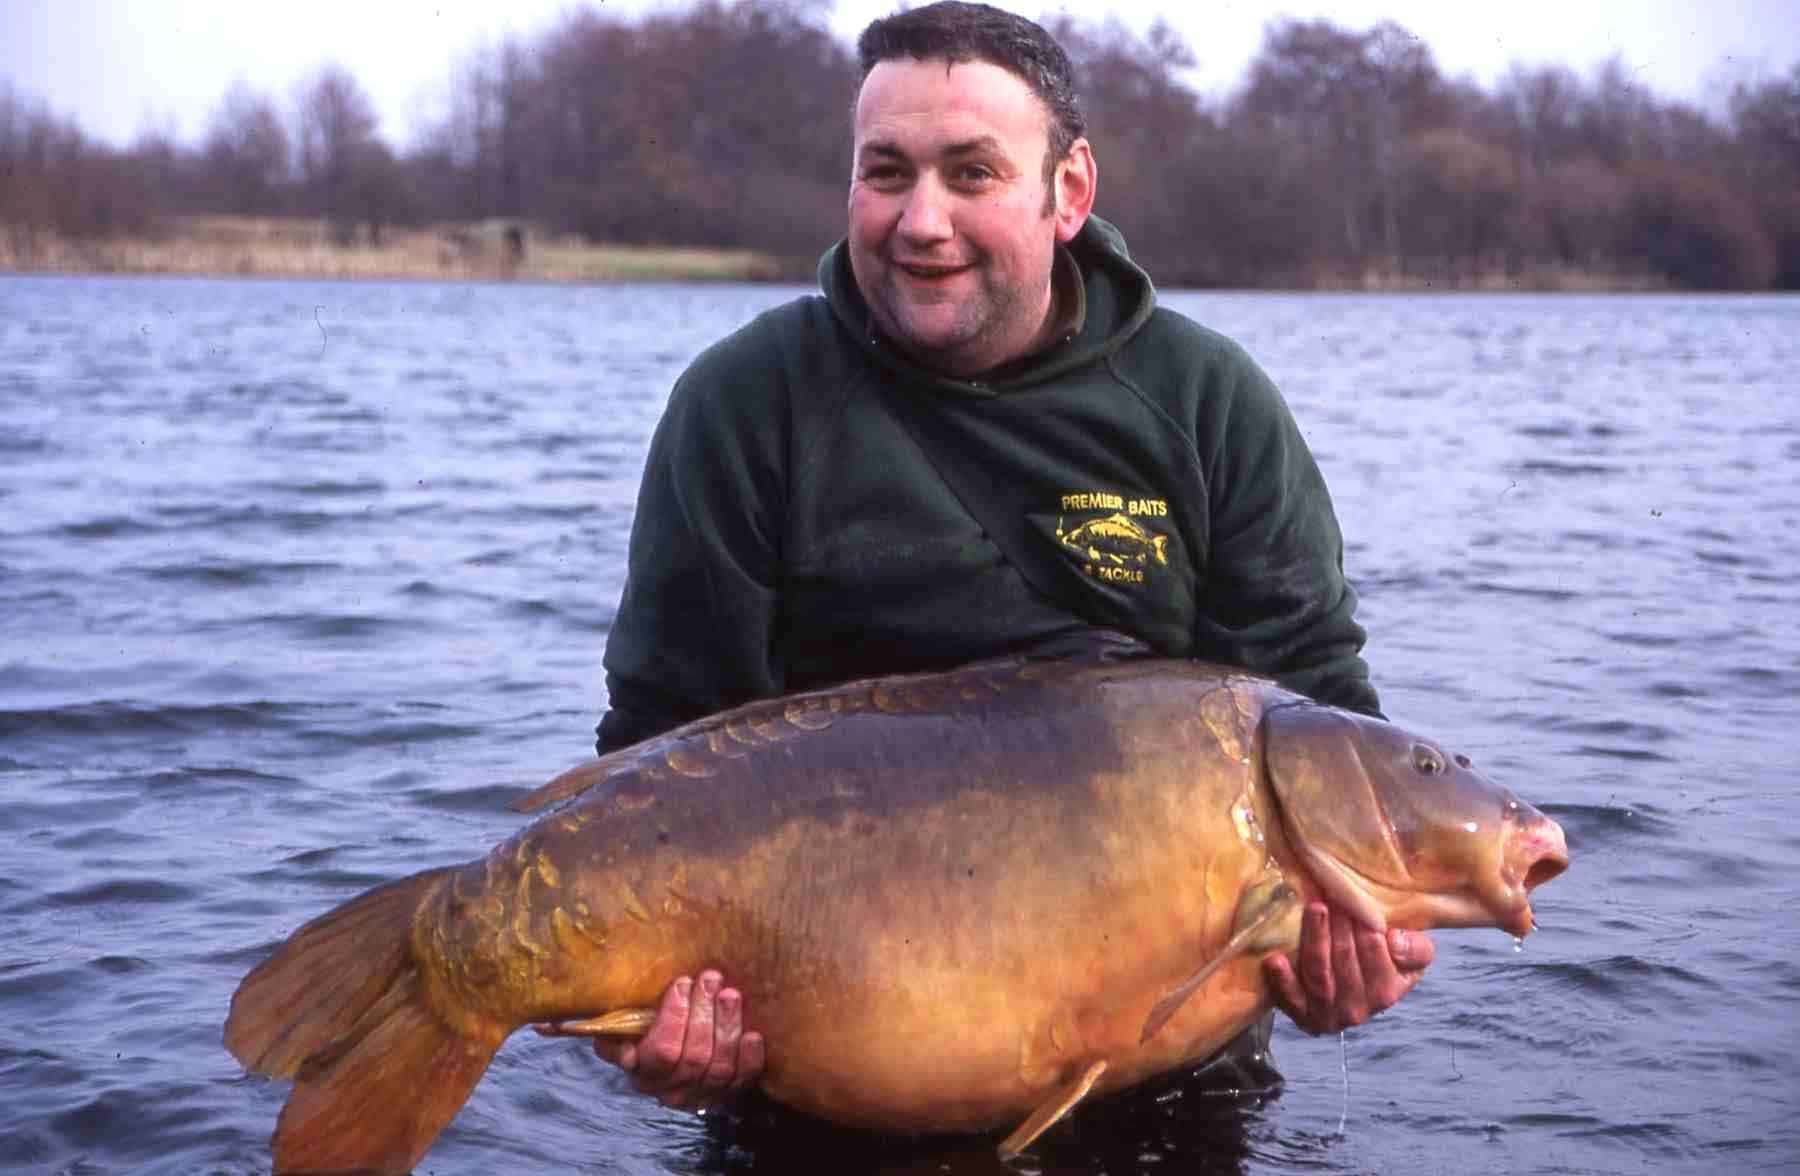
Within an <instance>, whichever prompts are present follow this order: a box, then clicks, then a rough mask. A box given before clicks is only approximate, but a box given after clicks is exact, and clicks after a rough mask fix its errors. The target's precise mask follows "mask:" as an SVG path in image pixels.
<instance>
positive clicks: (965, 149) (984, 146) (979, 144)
mask: <svg viewBox="0 0 1800 1176" xmlns="http://www.w3.org/2000/svg"><path fill="white" fill-rule="evenodd" d="M1004 150H1005V149H1004V148H1003V147H1001V145H1000V140H998V139H996V138H994V136H992V135H982V136H980V137H979V138H975V139H964V140H963V141H962V142H960V143H952V144H950V146H948V147H946V148H944V154H945V155H980V154H983V153H989V152H992V153H1003V152H1004Z"/></svg>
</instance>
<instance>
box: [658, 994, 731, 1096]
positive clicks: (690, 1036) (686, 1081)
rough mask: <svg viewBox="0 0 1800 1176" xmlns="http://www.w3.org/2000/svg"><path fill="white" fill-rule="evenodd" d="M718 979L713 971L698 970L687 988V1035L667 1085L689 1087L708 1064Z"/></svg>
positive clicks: (710, 1057) (711, 1044)
mask: <svg viewBox="0 0 1800 1176" xmlns="http://www.w3.org/2000/svg"><path fill="white" fill-rule="evenodd" d="M721 982H722V981H721V979H720V977H719V974H718V973H717V972H713V971H706V972H702V973H700V979H699V980H698V981H696V982H695V983H694V985H693V987H692V988H691V989H690V991H689V996H688V1015H687V1036H686V1037H685V1038H684V1039H683V1040H682V1043H681V1053H680V1056H679V1057H678V1058H677V1060H676V1062H675V1069H674V1072H673V1073H671V1074H670V1075H669V1080H668V1084H669V1085H670V1086H678V1087H685V1086H692V1085H693V1084H694V1083H696V1082H698V1081H699V1080H700V1076H701V1075H703V1074H705V1073H706V1067H707V1066H709V1065H711V1064H712V1056H713V1021H714V1019H715V1018H716V1017H717V1015H718V1014H717V1009H716V1005H717V1002H718V997H719V985H720V983H721Z"/></svg>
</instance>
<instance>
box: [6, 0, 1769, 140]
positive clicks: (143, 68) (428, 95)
mask: <svg viewBox="0 0 1800 1176" xmlns="http://www.w3.org/2000/svg"><path fill="white" fill-rule="evenodd" d="M999 2H1000V3H1001V5H1002V6H1003V7H1006V8H1010V9H1014V10H1016V11H1019V12H1023V13H1025V14H1026V15H1028V16H1033V17H1037V16H1042V15H1044V14H1045V13H1046V12H1057V11H1062V10H1064V9H1066V10H1068V11H1071V12H1074V13H1075V14H1076V15H1077V16H1079V17H1081V18H1083V19H1085V20H1099V19H1102V18H1104V16H1105V15H1107V14H1116V15H1117V16H1118V17H1119V18H1120V19H1121V20H1123V21H1124V22H1125V23H1126V24H1127V25H1129V26H1131V27H1132V28H1134V29H1136V30H1138V31H1140V32H1141V31H1143V30H1144V29H1146V28H1148V27H1149V25H1150V23H1151V21H1152V20H1154V19H1155V17H1156V16H1157V15H1158V14H1163V15H1167V16H1168V17H1170V19H1171V23H1173V24H1175V25H1176V26H1177V27H1178V28H1180V29H1181V30H1182V31H1183V33H1184V34H1185V35H1186V36H1187V38H1188V42H1189V44H1190V45H1192V46H1193V48H1194V50H1195V53H1196V54H1197V55H1198V57H1199V59H1200V65H1199V67H1198V69H1197V70H1195V72H1194V73H1193V75H1192V76H1191V77H1190V78H1189V81H1190V83H1191V84H1192V85H1193V86H1194V87H1195V88H1196V89H1198V90H1199V91H1200V92H1201V93H1203V94H1206V95H1209V96H1213V97H1218V96H1222V95H1223V94H1224V93H1226V92H1227V91H1228V90H1229V89H1231V88H1232V87H1233V86H1235V85H1236V84H1237V83H1238V82H1239V81H1240V80H1241V79H1242V78H1243V76H1244V71H1245V67H1246V65H1247V64H1248V62H1249V60H1250V58H1251V57H1252V56H1253V55H1254V54H1255V52H1256V50H1257V47H1258V45H1259V44H1260V43H1261V39H1262V29H1263V26H1264V25H1265V24H1266V23H1267V22H1268V21H1269V20H1271V19H1273V18H1275V17H1278V16H1294V17H1301V18H1314V17H1324V18H1326V19H1329V20H1332V21H1333V22H1335V23H1337V24H1339V25H1341V26H1344V27H1346V28H1350V29H1356V30H1361V29H1366V28H1368V27H1369V26H1371V25H1373V24H1375V23H1376V22H1378V21H1380V20H1382V19H1384V18H1387V19H1393V20H1395V21H1397V22H1399V23H1400V24H1401V25H1402V26H1404V27H1405V28H1407V29H1408V30H1409V31H1411V32H1412V33H1414V34H1416V35H1418V36H1419V37H1421V38H1423V40H1424V41H1425V43H1426V44H1427V45H1428V46H1430V48H1431V50H1432V52H1433V54H1434V55H1435V56H1436V59H1437V62H1438V67H1439V68H1440V69H1441V70H1442V71H1443V72H1444V73H1446V74H1448V75H1450V76H1452V77H1468V78H1471V79H1473V80H1474V81H1476V82H1478V83H1479V84H1481V85H1482V86H1483V87H1491V86H1492V84H1493V83H1494V82H1495V81H1496V80H1497V79H1498V78H1500V77H1501V76H1503V75H1504V74H1505V72H1506V70H1507V68H1508V67H1509V66H1510V65H1512V64H1513V63H1515V62H1517V63H1525V64H1531V65H1541V64H1548V63H1560V64H1563V65H1567V66H1569V67H1571V68H1573V69H1575V70H1576V71H1577V72H1578V73H1581V74H1582V75H1583V76H1586V75H1588V74H1589V73H1590V72H1591V71H1592V69H1593V67H1594V66H1595V65H1597V64H1598V63H1599V62H1601V61H1603V60H1605V59H1606V58H1608V57H1611V56H1613V55H1615V54H1616V55H1618V56H1619V57H1620V58H1621V59H1622V60H1623V61H1624V63H1625V65H1626V67H1627V68H1628V69H1630V70H1631V71H1632V72H1633V73H1634V74H1635V76H1636V77H1637V78H1638V79H1639V80H1640V81H1641V82H1642V83H1643V84H1644V85H1645V86H1646V87H1648V88H1649V89H1650V90H1651V92H1653V93H1654V94H1656V95H1658V96H1659V97H1661V98H1664V99H1669V98H1676V99H1681V100H1684V101H1689V102H1694V103H1697V104H1700V105H1711V106H1716V105H1717V104H1718V100H1719V97H1720V95H1721V94H1722V93H1723V92H1724V91H1725V89H1726V88H1727V86H1728V84H1729V83H1730V82H1732V81H1738V80H1761V79H1768V78H1771V77H1779V76H1782V75H1784V74H1785V73H1786V72H1787V71H1788V70H1789V68H1791V67H1792V66H1793V65H1794V64H1795V63H1797V62H1800V0H1635V2H1633V0H1503V2H1501V3H1492V2H1489V3H1483V4H1471V3H1462V2H1458V0H1340V2H1339V3H1333V4H1320V3H1315V2H1312V0H1186V2H1181V0H1125V2H1120V3H1114V4H1080V3H1065V2H1062V0H1028V2H1025V3H1019V2H1016V0H999ZM580 6H581V2H580V0H488V2H485V3H473V2H470V0H435V2H434V0H301V2H299V3H285V4H275V5H269V4H257V3H254V2H253V0H0V80H6V81H10V82H11V84H12V86H13V88H14V90H15V91H17V92H22V93H23V94H24V95H26V96H28V97H32V98H37V99H42V100H44V101H46V102H47V103H49V105H50V107H51V109H52V110H53V111H55V112H56V113H58V114H60V115H64V116H68V117H72V118H74V119H75V120H76V122H77V123H78V124H79V125H80V126H81V127H82V129H83V130H85V131H86V132H88V133H89V134H91V135H95V136H98V137H100V138H103V139H107V140H109V141H111V142H114V143H116V144H120V145H123V144H126V143H128V142H129V141H130V140H132V139H133V138H135V137H136V136H137V135H138V134H139V133H140V132H141V131H143V130H145V129H147V128H152V127H155V128H161V129H166V130H170V131H173V132H174V134H175V136H176V137H177V138H178V139H180V140H182V141H185V142H194V141H197V140H198V139H199V138H200V137H201V136H202V135H203V134H204V133H205V129H206V126H207V122H208V118H209V116H210V115H211V113H212V111H213V110H214V108H215V107H217V105H218V104H219V101H220V99H221V98H222V97H223V96H224V94H225V92H226V90H227V89H228V88H229V87H230V85H231V83H232V82H233V80H235V79H240V78H241V79H243V80H244V81H246V82H247V83H249V84H250V86H251V87H252V88H254V89H255V90H258V91H260V92H262V93H265V94H268V95H270V96H271V97H272V98H273V99H275V101H276V102H277V103H278V105H279V106H280V107H281V109H282V110H283V111H286V110H288V109H289V106H290V100H291V97H292V94H293V88H294V85H295V83H296V82H297V81H298V80H299V79H300V78H302V77H303V76H305V75H307V74H310V73H311V72H312V71H314V70H316V69H317V68H318V67H319V66H320V65H322V64H324V63H326V62H328V61H336V62H337V63H339V64H340V65H343V66H344V67H346V68H347V69H349V70H350V72H351V73H352V74H353V75H355V77H356V79H357V80H358V81H359V82H360V83H361V84H362V86H363V87H364V89H366V90H367V91H368V93H369V95H370V97H371V98H373V99H374V101H375V104H376V108H377V110H378V111H379V112H380V114H381V118H382V126H381V133H382V135H383V137H384V138H386V139H387V141H388V142H390V143H392V144H393V145H395V146H396V147H400V148H404V147H406V146H407V145H409V144H410V143H411V142H412V141H413V138H414V136H415V134H416V133H417V132H418V131H419V130H420V129H421V128H422V127H423V126H424V125H426V124H428V123H430V122H434V121H436V120H437V119H438V118H439V117H441V112H442V110H443V108H444V103H445V94H446V93H447V90H448V83H449V78H450V73H451V68H452V65H453V63H454V62H455V61H456V60H457V59H458V58H459V57H461V56H462V55H464V54H465V53H467V52H468V51H469V50H470V49H471V48H473V47H476V46H478V45H480V44H483V43H484V42H485V43H490V44H491V43H493V42H495V41H497V40H498V39H499V38H501V37H504V36H505V35H507V34H508V33H515V34H519V35H521V36H523V37H525V38H527V39H529V38H531V37H532V36H534V35H536V34H538V33H540V32H542V31H543V30H545V29H547V28H549V27H550V26H551V25H552V24H553V23H554V21H555V20H556V18H557V16H558V15H559V14H560V13H562V12H563V11H565V10H567V9H570V8H573V7H580ZM589 6H591V7H595V8H600V9H602V10H603V11H614V12H623V13H628V14H629V13H639V12H643V11H646V10H648V9H650V8H652V7H657V6H660V7H677V8H679V7H685V5H679V4H677V5H668V4H661V5H658V4H657V3H656V0H608V2H607V3H604V4H601V3H594V2H592V0H590V4H589ZM893 7H894V5H893V4H890V3H887V2H884V0H839V3H838V5H837V7H836V10H835V13H834V17H833V20H832V26H833V28H834V29H835V30H837V32H838V34H839V36H840V38H841V39H843V40H844V41H846V42H849V41H850V40H851V39H853V38H854V36H855V34H856V32H857V31H858V30H859V29H861V27H862V26H863V25H864V24H865V23H867V22H868V21H869V20H870V19H872V18H873V17H876V16H880V15H884V14H885V13H887V12H889V11H891V10H892V8H893Z"/></svg>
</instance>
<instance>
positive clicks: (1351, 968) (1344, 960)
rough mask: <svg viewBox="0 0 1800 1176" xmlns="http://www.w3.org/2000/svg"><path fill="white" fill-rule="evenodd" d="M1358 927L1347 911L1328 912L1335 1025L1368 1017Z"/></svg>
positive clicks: (1346, 1023)
mask: <svg viewBox="0 0 1800 1176" xmlns="http://www.w3.org/2000/svg"><path fill="white" fill-rule="evenodd" d="M1357 932H1358V928H1357V927H1356V925H1355V924H1353V923H1352V922H1351V921H1350V918H1349V916H1348V915H1343V914H1338V913H1336V912H1333V914H1332V916H1331V972H1332V980H1333V983H1334V985H1335V988H1336V997H1335V999H1334V1000H1333V1001H1332V1005H1333V1007H1335V1008H1336V1010H1337V1022H1338V1027H1339V1028H1343V1027H1347V1026H1350V1025H1360V1024H1362V1023H1363V1022H1364V1021H1367V1020H1368V1019H1369V997H1368V992H1367V989H1366V988H1365V986H1364V983H1363V974H1362V963H1361V960H1360V958H1359V948H1358V944H1357Z"/></svg>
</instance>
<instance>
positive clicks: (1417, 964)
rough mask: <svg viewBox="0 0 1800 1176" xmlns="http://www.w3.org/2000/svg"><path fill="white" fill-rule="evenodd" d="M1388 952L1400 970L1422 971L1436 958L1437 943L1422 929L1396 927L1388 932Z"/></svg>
mask: <svg viewBox="0 0 1800 1176" xmlns="http://www.w3.org/2000/svg"><path fill="white" fill-rule="evenodd" d="M1388 953H1389V954H1390V955H1392V956H1393V957H1394V966H1395V967H1396V968H1398V969H1400V971H1402V972H1423V971H1424V970H1425V969H1426V968H1429V967H1430V966H1431V962H1432V961H1433V960H1435V959H1437V944H1435V943H1433V942H1432V941H1431V936H1429V935H1427V934H1425V933H1424V932H1423V931H1402V930H1400V929H1399V928H1398V927H1396V928H1394V929H1392V930H1390V931H1389V932H1388Z"/></svg>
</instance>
